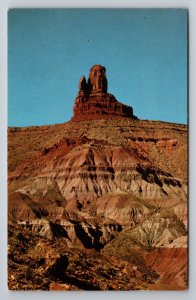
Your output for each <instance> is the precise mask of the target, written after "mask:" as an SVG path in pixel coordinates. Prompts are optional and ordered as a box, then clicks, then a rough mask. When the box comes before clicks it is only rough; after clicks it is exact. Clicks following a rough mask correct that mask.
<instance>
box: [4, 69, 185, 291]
mask: <svg viewBox="0 0 196 300" xmlns="http://www.w3.org/2000/svg"><path fill="white" fill-rule="evenodd" d="M107 88H108V84H107V78H106V69H105V67H102V66H100V65H95V66H93V67H92V68H91V70H90V74H89V78H88V80H87V81H86V79H85V77H84V76H83V77H82V78H81V79H80V82H79V93H78V96H77V98H76V101H75V107H74V116H73V118H72V120H71V121H70V122H67V123H64V124H57V125H50V126H40V127H38V126H37V127H36V126H35V127H26V128H9V130H8V141H9V145H8V147H9V149H8V150H9V157H8V175H9V176H8V194H9V195H8V198H9V199H8V225H9V226H8V230H9V236H8V278H9V282H8V286H9V289H11V290H20V289H25V290H29V289H37V290H40V289H41V290H142V289H143V290H144V289H146V290H148V289H150V290H161V289H163V290H164V289H174V290H181V289H186V288H187V286H188V270H187V268H188V263H187V260H188V258H187V246H188V245H187V232H188V226H187V224H188V222H187V127H186V126H185V125H180V124H172V123H166V122H158V121H142V120H138V119H137V118H135V117H134V115H133V111H132V108H131V107H128V106H125V105H123V104H122V103H119V102H118V101H117V100H116V99H115V97H114V96H113V95H111V94H108V93H107ZM75 121H76V122H75Z"/></svg>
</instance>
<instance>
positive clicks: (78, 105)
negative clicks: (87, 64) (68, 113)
mask: <svg viewBox="0 0 196 300" xmlns="http://www.w3.org/2000/svg"><path fill="white" fill-rule="evenodd" d="M107 88H108V83H107V78H106V68H105V67H103V66H101V65H94V66H93V67H92V68H91V69H90V74H89V78H88V81H87V82H86V78H85V76H82V77H81V79H80V81H79V92H78V96H77V97H76V100H75V105H74V116H73V118H72V121H81V120H93V119H103V118H121V117H126V118H133V119H134V118H136V117H135V116H134V115H133V109H132V107H130V106H127V105H125V104H122V103H120V102H118V101H117V100H116V98H115V97H114V96H113V95H111V94H109V93H107Z"/></svg>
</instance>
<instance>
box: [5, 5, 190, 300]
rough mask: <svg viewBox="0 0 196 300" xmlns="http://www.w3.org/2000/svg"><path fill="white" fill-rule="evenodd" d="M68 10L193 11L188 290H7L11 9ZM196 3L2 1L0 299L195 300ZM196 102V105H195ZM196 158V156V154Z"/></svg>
mask: <svg viewBox="0 0 196 300" xmlns="http://www.w3.org/2000/svg"><path fill="white" fill-rule="evenodd" d="M17 7H18V8H68V7H73V8H74V7H81V8H82V7H83V8H85V7H86V8H88V7H94V8H96V7H100V8H104V7H110V8H115V7H119V8H121V7H122V8H123V7H125V8H126V7H127V8H188V9H189V28H190V29H189V44H190V48H189V54H190V55H189V61H190V63H189V76H190V83H189V85H190V89H189V120H190V123H189V125H190V130H189V133H190V143H189V145H190V149H189V166H190V173H189V174H190V199H189V205H190V209H189V211H190V215H189V221H190V235H189V237H190V247H189V249H190V256H189V259H190V264H189V266H190V277H189V289H188V290H187V291H160V292H158V291H152V292H151V291H129V292H38V291H33V292H24V291H23V292H10V291H8V289H7V273H6V269H7V259H6V256H7V250H6V245H7V10H8V9H9V8H17ZM194 53H196V1H195V0H184V1H183V0H181V1H180V0H154V1H151V0H95V1H94V2H93V3H92V2H90V1H87V0H78V1H77V0H72V1H70V0H28V1H27V0H7V1H6V0H0V83H1V84H0V141H1V143H0V158H1V161H0V184H1V189H0V191H1V198H0V214H1V215H0V220H1V229H0V270H1V275H0V299H3V300H6V299H10V300H11V299H15V300H16V299H21V300H23V299H26V298H27V297H28V299H29V300H30V299H34V298H35V297H38V298H39V299H47V300H50V299H56V298H57V297H58V300H61V299H65V298H67V299H85V300H86V299H89V300H91V299H92V297H93V298H94V300H96V299H100V298H101V299H108V298H110V297H113V299H114V300H116V299H118V300H120V299H123V300H125V299H129V298H131V299H136V300H137V299H138V300H139V299H144V300H145V299H147V300H148V299H149V300H154V299H157V297H158V298H159V300H163V299H167V300H170V299H174V300H175V299H177V300H185V299H186V300H187V299H194V296H196V283H195V282H196V258H195V254H194V253H196V239H195V237H194V230H195V229H196V184H194V178H196V164H195V157H194V150H195V149H196V119H194V117H195V114H194V111H196V100H195V99H196V97H195V96H196V84H194V81H195V79H196V74H195V72H196V62H195V56H194ZM194 100H195V102H194ZM195 156H196V155H195Z"/></svg>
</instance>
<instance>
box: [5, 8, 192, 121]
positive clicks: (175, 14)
mask: <svg viewBox="0 0 196 300" xmlns="http://www.w3.org/2000/svg"><path fill="white" fill-rule="evenodd" d="M94 64H102V65H104V66H105V67H106V69H107V78H108V92H109V93H111V94H113V95H114V96H115V97H116V98H117V100H119V101H121V102H123V103H125V104H128V105H131V106H132V107H133V110H134V113H135V115H136V116H138V117H139V118H141V119H149V120H161V121H169V122H176V123H184V124H186V122H187V11H186V10H182V9H12V10H10V11H9V16H8V99H9V101H8V123H9V124H8V125H9V126H29V125H44V124H54V123H63V122H66V121H68V120H69V119H70V118H71V116H72V109H73V104H74V100H75V98H76V96H77V92H78V81H79V79H80V77H81V76H82V75H85V76H86V77H88V74H89V69H90V68H91V66H93V65H94Z"/></svg>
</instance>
